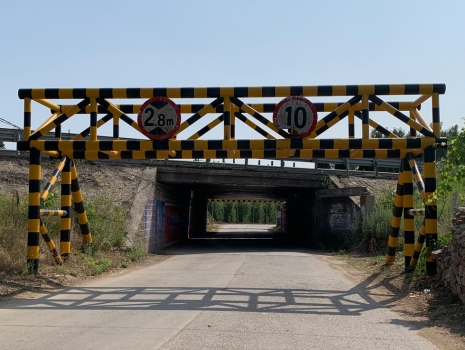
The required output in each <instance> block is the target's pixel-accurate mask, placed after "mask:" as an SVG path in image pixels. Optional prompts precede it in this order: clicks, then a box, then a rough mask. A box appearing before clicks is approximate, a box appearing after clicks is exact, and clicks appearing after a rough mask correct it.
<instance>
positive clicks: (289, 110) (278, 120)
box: [273, 96, 318, 138]
mask: <svg viewBox="0 0 465 350" xmlns="http://www.w3.org/2000/svg"><path fill="white" fill-rule="evenodd" d="M317 121H318V114H317V111H316V108H315V106H314V105H313V103H311V102H310V101H309V100H307V99H306V98H304V97H300V96H291V97H286V98H285V99H284V100H282V101H281V102H279V103H278V105H277V106H276V108H275V109H274V112H273V123H274V125H276V127H278V128H279V129H288V130H290V133H291V137H294V138H302V137H306V136H308V135H310V134H311V133H312V131H313V130H314V129H315V126H316V123H317Z"/></svg>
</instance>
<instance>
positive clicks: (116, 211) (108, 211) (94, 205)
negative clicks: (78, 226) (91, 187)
mask: <svg viewBox="0 0 465 350" xmlns="http://www.w3.org/2000/svg"><path fill="white" fill-rule="evenodd" d="M86 211H87V218H88V220H89V225H90V230H91V233H92V241H93V245H94V249H95V250H97V251H99V250H103V251H108V250H110V249H122V248H124V245H125V230H126V221H127V214H128V208H127V207H126V206H115V204H114V203H113V201H112V200H111V199H110V198H108V197H106V196H101V197H98V198H96V199H95V200H93V201H92V202H90V203H89V204H87V206H86Z"/></svg>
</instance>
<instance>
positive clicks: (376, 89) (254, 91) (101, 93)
mask: <svg viewBox="0 0 465 350" xmlns="http://www.w3.org/2000/svg"><path fill="white" fill-rule="evenodd" d="M445 91H446V85H445V84H385V85H320V86H303V85H300V86H255V87H181V88H180V87H172V88H90V89H87V88H49V89H19V90H18V97H19V98H20V99H25V98H30V99H45V98H46V99H78V98H87V97H100V98H120V99H125V98H152V97H155V96H164V97H168V98H210V97H211V98H217V97H225V96H235V97H288V96H355V95H424V94H434V93H437V94H444V93H445Z"/></svg>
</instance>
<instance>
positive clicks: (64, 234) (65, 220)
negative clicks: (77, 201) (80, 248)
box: [60, 159, 71, 260]
mask: <svg viewBox="0 0 465 350" xmlns="http://www.w3.org/2000/svg"><path fill="white" fill-rule="evenodd" d="M61 210H63V211H65V212H66V215H63V216H61V218H60V255H61V257H62V259H63V260H66V259H67V258H68V257H69V254H70V253H71V216H70V213H71V160H70V159H68V160H67V161H66V163H65V166H64V167H63V171H62V172H61Z"/></svg>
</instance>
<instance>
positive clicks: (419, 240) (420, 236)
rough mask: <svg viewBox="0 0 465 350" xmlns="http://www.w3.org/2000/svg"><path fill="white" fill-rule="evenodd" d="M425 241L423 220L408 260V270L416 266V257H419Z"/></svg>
mask: <svg viewBox="0 0 465 350" xmlns="http://www.w3.org/2000/svg"><path fill="white" fill-rule="evenodd" d="M424 242H425V220H424V219H423V224H422V225H421V229H420V233H419V234H418V238H417V242H416V243H415V251H414V252H413V256H412V259H411V260H410V269H409V271H413V270H415V267H416V266H417V262H418V258H419V257H420V254H421V250H422V249H423V243H424Z"/></svg>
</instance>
